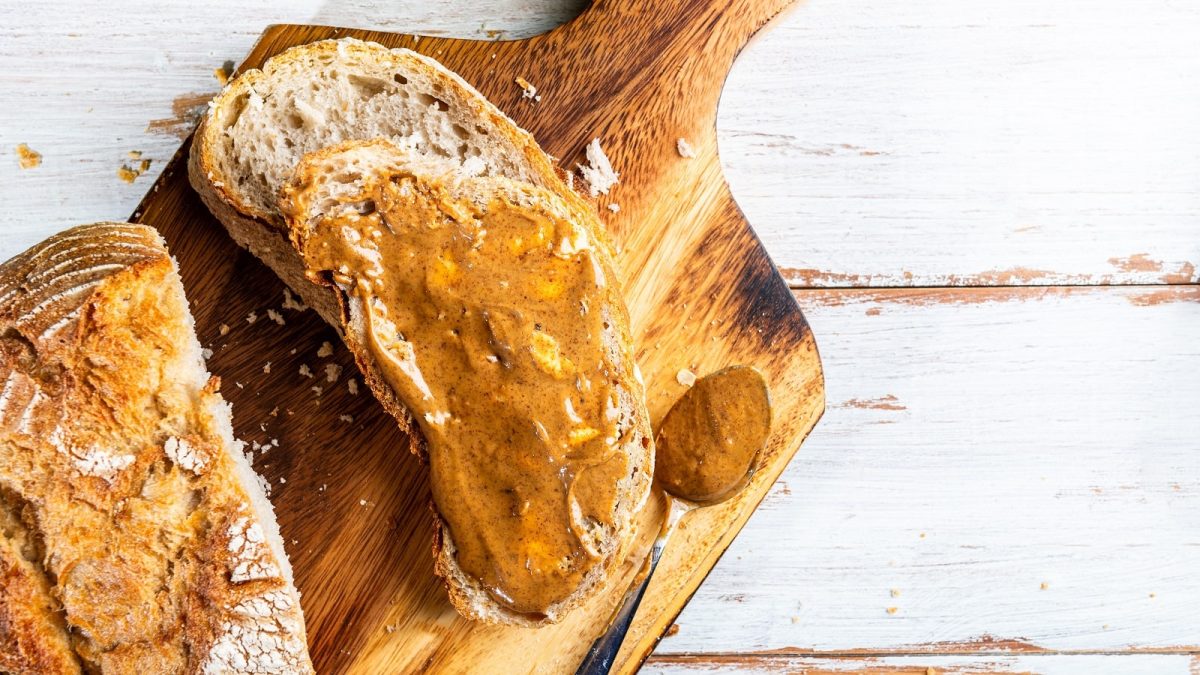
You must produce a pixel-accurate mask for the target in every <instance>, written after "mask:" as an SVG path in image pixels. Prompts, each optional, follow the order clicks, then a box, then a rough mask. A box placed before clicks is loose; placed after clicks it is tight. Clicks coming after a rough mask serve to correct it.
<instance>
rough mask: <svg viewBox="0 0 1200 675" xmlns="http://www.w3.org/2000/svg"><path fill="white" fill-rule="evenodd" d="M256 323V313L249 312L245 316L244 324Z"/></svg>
mask: <svg viewBox="0 0 1200 675" xmlns="http://www.w3.org/2000/svg"><path fill="white" fill-rule="evenodd" d="M255 321H258V312H250V313H249V314H247V315H246V323H254V322H255Z"/></svg>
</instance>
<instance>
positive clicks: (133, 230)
mask: <svg viewBox="0 0 1200 675" xmlns="http://www.w3.org/2000/svg"><path fill="white" fill-rule="evenodd" d="M218 386H219V381H218V380H217V379H216V378H215V377H211V376H210V375H209V374H208V372H207V370H206V368H205V365H204V360H203V357H202V353H201V348H200V344H199V342H198V341H197V339H196V336H195V334H194V331H193V325H192V318H191V315H190V313H189V312H188V307H187V300H186V299H185V297H184V294H183V288H182V283H181V281H180V278H179V275H178V273H177V271H176V268H175V264H174V262H173V261H172V259H171V258H170V256H169V255H168V254H167V252H166V250H165V249H164V247H163V243H162V240H161V239H160V238H159V236H158V234H157V233H156V232H155V231H154V230H153V229H150V228H147V227H143V226H138V225H129V224H119V223H99V224H95V225H89V226H83V227H77V228H74V229H71V230H68V231H66V232H63V233H61V234H59V235H56V236H54V237H52V238H50V239H48V240H46V241H45V242H43V243H41V244H39V245H37V246H35V247H33V248H32V249H30V250H28V251H26V252H25V253H23V254H21V255H19V256H17V257H15V258H13V259H12V260H10V261H8V262H7V263H4V264H3V265H0V672H6V673H81V672H86V673H137V674H146V673H309V672H312V666H311V664H310V661H309V657H308V651H307V644H306V637H305V628H304V619H303V615H302V613H301V609H300V602H299V596H298V594H297V592H296V589H295V587H294V585H293V582H292V573H291V568H290V566H289V564H288V560H287V557H286V555H285V553H284V549H283V542H282V540H281V539H280V537H279V530H278V526H277V525H276V523H275V517H274V514H273V512H272V509H271V504H270V502H269V501H267V498H266V496H265V495H264V491H263V488H262V486H261V485H260V481H261V479H260V478H259V477H258V476H257V475H256V474H255V473H254V471H253V469H252V468H251V467H250V464H249V462H248V461H247V459H246V458H245V456H243V455H242V453H241V444H240V443H239V442H237V441H236V440H234V438H233V433H232V428H231V420H230V410H229V406H228V405H227V404H226V403H225V402H224V401H223V400H222V398H221V396H220V394H219V393H218Z"/></svg>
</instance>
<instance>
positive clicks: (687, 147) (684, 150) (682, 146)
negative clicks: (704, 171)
mask: <svg viewBox="0 0 1200 675" xmlns="http://www.w3.org/2000/svg"><path fill="white" fill-rule="evenodd" d="M675 151H676V152H678V153H679V156H680V157H683V158H684V159H692V158H693V157H695V156H696V149H695V148H693V147H692V144H691V143H688V142H687V139H686V138H680V139H679V140H677V141H675Z"/></svg>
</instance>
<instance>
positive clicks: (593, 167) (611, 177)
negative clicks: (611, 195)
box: [576, 138, 621, 197]
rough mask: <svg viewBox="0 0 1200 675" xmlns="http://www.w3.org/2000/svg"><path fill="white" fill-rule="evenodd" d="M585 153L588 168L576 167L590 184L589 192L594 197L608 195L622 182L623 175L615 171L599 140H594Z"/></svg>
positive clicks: (578, 165)
mask: <svg viewBox="0 0 1200 675" xmlns="http://www.w3.org/2000/svg"><path fill="white" fill-rule="evenodd" d="M585 152H586V155H587V161H588V163H587V166H584V165H582V164H577V165H576V167H577V168H578V169H579V175H581V176H583V179H584V180H586V181H587V182H588V192H589V193H590V194H591V195H592V196H593V197H599V196H600V195H606V194H608V191H609V190H611V189H612V187H613V186H614V185H616V184H617V183H619V182H620V180H621V174H619V173H617V172H616V170H615V169H613V166H612V162H610V161H609V160H608V155H606V154H604V148H601V147H600V139H599V138H593V139H592V142H591V143H588V144H587V149H586V151H585Z"/></svg>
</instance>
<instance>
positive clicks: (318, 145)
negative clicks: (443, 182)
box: [188, 39, 652, 625]
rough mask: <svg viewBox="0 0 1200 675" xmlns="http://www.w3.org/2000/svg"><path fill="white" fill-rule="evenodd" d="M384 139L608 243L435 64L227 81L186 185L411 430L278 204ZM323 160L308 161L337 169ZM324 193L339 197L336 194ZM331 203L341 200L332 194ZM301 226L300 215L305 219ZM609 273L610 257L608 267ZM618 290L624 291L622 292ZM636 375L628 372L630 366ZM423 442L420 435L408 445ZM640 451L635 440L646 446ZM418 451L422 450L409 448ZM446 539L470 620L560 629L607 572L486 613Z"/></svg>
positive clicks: (342, 55) (647, 469)
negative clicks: (305, 308)
mask: <svg viewBox="0 0 1200 675" xmlns="http://www.w3.org/2000/svg"><path fill="white" fill-rule="evenodd" d="M377 138H383V139H387V140H388V141H390V146H389V147H390V149H389V150H387V153H388V154H389V155H390V154H391V153H394V152H401V153H403V154H404V155H405V160H404V161H405V162H406V163H407V165H408V166H410V167H416V168H420V170H422V171H424V172H426V173H428V174H433V175H442V174H443V173H444V172H445V171H448V170H451V169H453V170H456V171H458V172H459V173H461V174H462V175H463V176H479V177H482V178H483V179H488V178H502V179H509V180H510V181H516V182H519V183H522V184H524V185H523V186H517V185H516V184H515V183H513V184H510V187H511V189H513V190H515V191H525V192H527V193H529V194H534V192H537V191H544V192H537V194H538V195H539V197H540V198H543V199H544V200H545V202H546V203H551V202H553V203H554V204H555V206H554V208H560V209H565V210H566V211H567V212H569V213H571V214H572V217H574V218H578V219H579V222H580V223H584V224H586V226H587V227H589V228H591V229H592V230H593V231H594V234H595V237H596V240H597V241H606V237H605V236H604V233H603V228H602V226H601V225H600V223H599V220H598V217H597V216H596V214H595V211H594V209H593V208H592V207H591V205H589V204H588V203H587V202H585V201H584V200H583V199H582V198H581V197H580V196H579V195H578V194H576V193H575V192H574V190H572V189H571V188H570V187H568V186H567V184H566V183H565V182H564V181H563V178H562V176H563V175H564V174H562V173H561V171H559V170H558V169H556V167H555V166H554V164H553V162H552V161H551V159H550V157H549V156H548V155H546V154H545V153H544V152H543V151H542V150H541V148H539V147H538V146H537V144H536V143H535V142H534V140H533V138H532V136H530V134H529V133H528V132H526V131H524V130H522V129H520V128H519V127H517V126H516V124H514V123H513V122H512V120H510V119H509V118H508V117H506V116H505V115H504V114H503V113H502V112H500V111H499V110H498V109H497V108H496V107H495V106H494V105H492V104H491V103H490V102H488V101H487V100H486V99H485V98H484V97H483V96H482V95H481V94H480V93H479V92H477V91H476V90H475V89H473V88H472V87H471V86H470V85H469V84H467V83H466V82H465V81H463V80H462V78H460V77H458V76H457V75H455V74H454V73H452V72H450V71H449V70H447V69H445V68H444V67H442V66H441V64H439V63H437V62H436V61H434V60H432V59H430V58H427V57H424V56H421V55H419V54H416V53H414V52H411V51H409V50H406V49H387V48H385V47H383V46H381V45H378V44H375V43H368V42H362V41H359V40H354V39H343V40H327V41H322V42H316V43H312V44H308V45H302V46H298V47H294V48H292V49H289V50H287V51H285V52H283V53H282V54H279V55H278V56H276V57H274V58H272V59H270V60H269V61H268V62H267V63H266V64H265V65H264V67H263V68H262V70H250V71H247V72H245V73H243V74H241V75H240V76H239V77H238V78H236V79H235V80H233V81H232V82H231V83H230V84H229V85H228V86H227V87H226V89H225V90H224V91H222V92H221V94H220V95H218V96H217V98H216V99H215V100H214V101H213V102H212V103H211V104H210V110H209V112H208V114H207V115H206V116H205V117H204V119H203V120H202V122H201V125H200V127H199V129H198V130H197V131H196V134H195V136H194V140H193V145H192V148H191V153H190V155H189V161H188V176H189V180H190V181H191V184H192V186H193V187H194V188H195V189H196V191H197V192H198V193H199V195H200V197H201V199H202V200H203V201H204V203H205V204H206V205H207V206H208V208H209V209H210V210H211V211H212V212H213V214H214V215H215V216H216V217H217V218H218V219H219V220H220V221H221V222H222V224H224V226H225V227H226V229H228V231H229V233H230V235H231V236H232V237H233V239H234V240H235V241H236V242H237V243H238V244H240V245H241V246H242V247H244V248H246V249H248V250H249V251H250V252H251V253H253V254H254V255H256V256H257V257H259V258H260V259H261V260H262V261H263V262H264V263H266V264H267V265H268V266H269V267H271V268H272V269H273V270H274V271H275V273H276V274H278V275H279V276H280V278H282V279H283V280H284V282H285V283H287V284H288V285H289V286H290V287H291V288H292V290H293V291H295V292H296V293H297V294H298V295H299V296H300V297H301V298H302V299H303V300H304V302H305V303H307V304H308V305H309V306H311V307H313V308H314V309H315V310H316V311H317V312H318V313H319V314H320V315H321V316H322V317H323V318H324V319H325V320H326V321H327V322H329V323H330V324H331V325H333V326H334V327H335V328H337V330H338V331H339V332H340V333H341V334H342V336H343V338H344V339H345V340H346V341H347V343H348V344H349V345H350V347H351V349H352V350H353V351H354V353H355V356H356V358H357V360H358V365H359V367H360V368H361V369H362V371H363V374H364V379H365V380H366V381H367V382H368V383H369V384H370V385H371V387H372V390H373V391H374V393H375V394H376V396H378V397H379V399H380V400H381V401H382V402H383V404H384V406H385V407H386V408H387V410H388V411H389V412H390V413H391V414H392V415H393V416H395V417H396V419H397V421H398V422H399V423H400V425H401V427H402V428H404V429H405V430H406V431H410V432H411V431H413V429H414V424H413V421H412V419H411V416H410V414H409V413H408V411H407V410H406V409H405V408H404V407H403V406H402V405H401V404H400V402H399V400H398V399H397V397H396V396H395V394H394V393H392V392H391V390H390V388H389V387H387V386H386V383H384V381H383V379H382V375H381V373H380V371H379V368H378V367H377V366H375V365H374V364H373V363H372V360H371V359H370V358H369V357H368V356H367V351H366V349H365V348H364V345H363V344H362V337H361V330H362V326H361V312H358V313H355V312H354V311H353V309H352V306H351V305H348V304H347V300H346V298H344V297H343V296H342V294H340V293H339V292H338V290H337V289H336V288H332V287H329V286H325V285H321V284H316V283H312V282H311V281H309V279H308V278H307V275H306V270H305V266H304V262H303V260H302V259H301V257H300V256H299V255H298V253H297V251H296V249H295V248H293V246H292V244H291V242H290V241H289V240H288V231H287V228H286V226H285V222H284V218H283V216H282V215H281V212H280V209H279V203H278V195H279V191H280V189H281V188H282V186H283V183H284V181H285V179H287V178H289V177H290V176H292V175H293V171H294V170H295V168H296V166H297V165H298V164H299V163H300V161H301V159H302V158H304V157H305V155H306V154H308V153H310V152H312V151H317V150H320V149H322V148H326V147H328V146H331V145H334V144H337V143H339V142H343V141H353V140H362V141H368V140H371V139H377ZM334 152H344V153H345V156H344V157H342V158H341V159H339V160H338V161H342V160H347V159H348V158H349V157H351V156H352V155H355V154H356V153H358V154H359V155H361V159H362V161H364V162H365V164H366V165H368V166H369V165H373V164H375V163H376V159H373V158H372V157H371V156H370V155H371V154H372V153H374V152H376V150H372V149H368V148H355V147H354V146H353V145H352V144H351V145H348V146H346V147H344V148H342V149H341V150H339V151H334ZM330 160H331V157H330V154H329V153H326V154H322V155H318V156H317V157H316V158H314V159H312V160H311V161H310V162H309V165H310V166H314V167H315V166H316V165H317V164H319V163H320V162H323V161H330ZM328 188H329V189H330V190H331V194H333V192H332V191H336V189H337V186H333V185H330V186H328ZM333 199H334V200H335V201H336V200H337V199H338V197H337V196H336V195H335V196H334V197H333ZM298 217H299V222H303V221H304V216H303V215H299V216H298ZM605 260H606V263H605V264H607V265H611V264H612V259H611V256H606V258H605ZM614 293H616V290H614ZM615 302H616V304H617V306H619V307H620V315H621V319H620V321H618V322H617V323H618V324H619V329H618V330H619V331H620V333H621V335H622V337H621V339H620V349H622V350H630V348H631V347H630V345H631V340H630V339H629V337H628V321H627V319H626V318H624V317H625V310H624V307H623V304H621V302H620V300H619V298H616V299H615ZM630 364H632V361H631V360H630ZM629 379H630V380H631V381H630V382H627V383H625V384H626V386H627V389H628V390H629V391H630V393H631V401H630V402H629V407H630V409H631V410H635V411H636V413H637V416H639V417H638V419H637V421H636V423H635V424H634V426H635V427H636V428H638V429H639V432H638V433H639V434H641V435H643V436H644V437H645V440H646V444H647V446H648V445H649V429H648V418H647V417H646V415H645V403H644V394H643V392H642V387H641V384H640V382H639V383H636V384H635V383H634V382H632V380H633V379H636V378H629ZM414 437H415V434H414ZM639 443H640V441H639ZM413 450H414V451H415V452H418V453H420V450H421V448H420V447H419V446H418V447H414V448H413ZM627 451H628V452H630V455H631V457H635V458H636V460H635V463H636V465H637V467H638V470H637V471H635V472H634V474H633V475H631V477H630V480H629V485H628V486H624V487H623V488H622V489H623V490H626V491H627V492H628V497H627V498H626V499H624V502H623V503H624V506H623V507H622V509H621V513H620V514H618V515H619V519H620V523H621V527H620V528H617V530H618V531H614V532H611V533H608V534H606V535H605V536H603V537H601V539H602V540H603V541H605V542H606V544H605V549H604V550H605V554H606V555H607V556H608V560H609V561H615V560H617V559H619V557H620V555H622V554H621V553H616V552H614V551H615V550H616V549H619V548H620V547H621V546H622V545H624V544H626V543H628V540H629V539H630V533H629V527H630V525H631V523H632V522H633V517H632V515H633V514H634V513H635V512H636V511H637V510H638V509H640V508H641V506H642V504H643V503H644V501H645V499H646V497H647V495H648V493H649V484H650V475H651V474H652V451H651V450H650V449H649V448H648V447H642V449H641V450H636V449H633V448H630V449H628V450H627ZM444 533H445V530H444V529H442V528H439V534H438V535H437V536H436V538H435V542H436V543H435V554H436V556H437V571H438V573H439V574H441V575H442V576H443V577H445V578H446V579H447V581H448V585H449V589H450V594H451V598H452V600H453V601H454V604H455V606H456V607H457V608H458V609H459V611H460V612H461V613H463V614H464V615H465V616H468V617H470V618H475V619H481V620H484V621H488V622H497V623H514V624H526V625H529V624H540V623H543V622H547V621H555V620H558V619H559V618H561V616H562V615H563V614H565V613H566V612H567V611H569V609H570V608H572V607H574V606H575V605H577V604H579V603H580V602H582V600H583V599H585V598H586V597H587V596H588V595H590V593H591V592H592V591H593V590H594V589H595V588H596V587H598V586H599V584H600V582H601V581H603V579H604V578H605V575H606V571H605V570H606V568H607V567H608V566H607V565H602V566H600V568H598V569H600V571H599V572H597V573H595V574H594V575H590V576H589V577H588V578H587V579H585V581H584V583H583V584H581V586H580V588H579V591H578V593H576V594H575V595H573V596H572V597H571V598H569V599H568V601H565V602H562V603H559V605H558V606H555V607H551V608H549V611H548V612H547V613H546V614H545V617H544V618H541V619H536V618H530V617H529V616H526V615H522V614H519V613H516V612H512V611H508V610H506V609H505V608H504V607H502V606H500V605H498V604H496V603H495V602H492V601H491V600H490V598H489V597H488V596H487V595H486V593H484V592H483V590H482V589H481V588H480V587H479V584H478V583H477V582H475V581H474V580H472V579H470V578H469V577H467V576H466V575H464V574H463V573H462V572H461V570H459V569H458V567H457V565H456V564H455V563H454V554H455V549H454V544H453V542H452V541H450V540H449V538H448V537H447V536H444Z"/></svg>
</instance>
